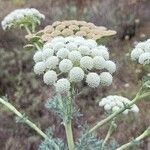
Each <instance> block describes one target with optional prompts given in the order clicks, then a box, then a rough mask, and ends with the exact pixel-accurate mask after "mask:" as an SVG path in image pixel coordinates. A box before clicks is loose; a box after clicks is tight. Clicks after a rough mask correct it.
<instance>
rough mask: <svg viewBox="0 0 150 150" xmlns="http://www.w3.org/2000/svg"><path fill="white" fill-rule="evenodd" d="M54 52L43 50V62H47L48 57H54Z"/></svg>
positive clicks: (47, 49)
mask: <svg viewBox="0 0 150 150" xmlns="http://www.w3.org/2000/svg"><path fill="white" fill-rule="evenodd" d="M53 54H54V50H53V49H49V48H46V49H43V53H42V58H43V60H46V59H47V58H48V57H50V56H53Z"/></svg>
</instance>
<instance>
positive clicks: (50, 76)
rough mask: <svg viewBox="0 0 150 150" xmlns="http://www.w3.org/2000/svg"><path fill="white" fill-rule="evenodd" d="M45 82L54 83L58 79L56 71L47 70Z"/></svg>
mask: <svg viewBox="0 0 150 150" xmlns="http://www.w3.org/2000/svg"><path fill="white" fill-rule="evenodd" d="M43 80H44V83H46V84H47V85H53V84H54V83H55V82H56V81H57V74H56V72H55V71H53V70H50V71H47V72H46V73H45V74H44V76H43Z"/></svg>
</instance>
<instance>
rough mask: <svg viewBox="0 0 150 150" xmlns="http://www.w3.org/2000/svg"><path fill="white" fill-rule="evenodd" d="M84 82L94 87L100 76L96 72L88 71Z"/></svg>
mask: <svg viewBox="0 0 150 150" xmlns="http://www.w3.org/2000/svg"><path fill="white" fill-rule="evenodd" d="M86 83H87V84H88V85H89V87H92V88H96V87H98V86H99V83H100V77H99V75H98V74H97V73H94V72H92V73H89V74H88V75H87V77H86Z"/></svg>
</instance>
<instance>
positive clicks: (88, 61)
mask: <svg viewBox="0 0 150 150" xmlns="http://www.w3.org/2000/svg"><path fill="white" fill-rule="evenodd" d="M80 65H81V67H82V68H84V69H89V70H91V69H92V68H93V59H92V58H91V57H89V56H84V57H82V58H81V60H80Z"/></svg>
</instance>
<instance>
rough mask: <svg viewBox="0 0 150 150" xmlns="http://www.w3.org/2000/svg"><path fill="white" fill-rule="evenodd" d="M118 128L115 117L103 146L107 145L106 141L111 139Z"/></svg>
mask: <svg viewBox="0 0 150 150" xmlns="http://www.w3.org/2000/svg"><path fill="white" fill-rule="evenodd" d="M115 128H116V124H115V118H114V119H113V121H112V122H111V124H110V127H109V129H108V132H107V135H106V137H105V139H104V141H103V143H102V148H103V147H104V146H105V144H106V142H107V141H108V140H109V138H110V136H111V135H112V133H113V131H114V129H115Z"/></svg>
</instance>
